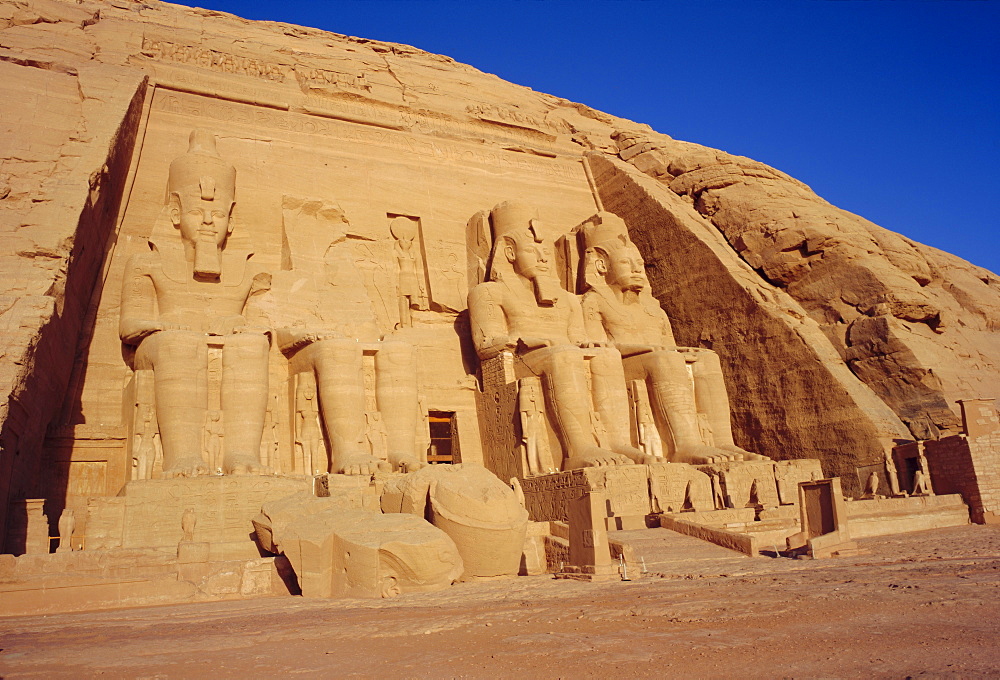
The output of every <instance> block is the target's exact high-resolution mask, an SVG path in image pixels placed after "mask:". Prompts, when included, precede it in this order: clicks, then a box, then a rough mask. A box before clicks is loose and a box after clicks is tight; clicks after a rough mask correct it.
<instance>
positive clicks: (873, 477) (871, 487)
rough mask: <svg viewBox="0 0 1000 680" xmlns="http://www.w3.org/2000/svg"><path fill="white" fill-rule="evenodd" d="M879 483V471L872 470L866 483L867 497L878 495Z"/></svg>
mask: <svg viewBox="0 0 1000 680" xmlns="http://www.w3.org/2000/svg"><path fill="white" fill-rule="evenodd" d="M879 483H880V480H879V478H878V473H877V472H875V471H874V470H872V473H871V474H870V475H868V483H867V484H865V498H877V497H878V487H879Z"/></svg>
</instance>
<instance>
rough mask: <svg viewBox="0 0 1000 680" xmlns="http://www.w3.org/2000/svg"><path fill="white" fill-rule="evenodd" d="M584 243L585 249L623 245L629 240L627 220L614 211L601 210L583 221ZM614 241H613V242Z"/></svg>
mask: <svg viewBox="0 0 1000 680" xmlns="http://www.w3.org/2000/svg"><path fill="white" fill-rule="evenodd" d="M581 232H582V234H583V243H582V244H581V246H582V247H583V249H584V250H588V249H590V248H596V247H603V248H604V249H605V250H607V249H609V248H615V247H621V246H623V245H625V244H626V243H628V242H629V237H628V227H627V226H625V220H623V219H622V218H620V217H618V215H615V214H614V213H610V212H599V213H597V214H596V215H594V216H592V217H590V218H589V219H588V220H587V221H586V222H584V223H583V229H582V230H581ZM612 241H613V243H612Z"/></svg>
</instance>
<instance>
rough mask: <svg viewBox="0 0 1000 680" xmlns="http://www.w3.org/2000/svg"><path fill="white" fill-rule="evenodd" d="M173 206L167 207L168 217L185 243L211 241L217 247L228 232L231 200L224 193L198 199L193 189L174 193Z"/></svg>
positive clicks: (198, 196)
mask: <svg viewBox="0 0 1000 680" xmlns="http://www.w3.org/2000/svg"><path fill="white" fill-rule="evenodd" d="M176 196H177V200H176V205H172V206H171V219H172V220H173V222H174V226H176V227H177V228H178V229H180V232H181V238H182V239H184V240H185V241H187V242H188V243H207V242H212V243H214V244H215V246H216V247H217V248H221V247H222V244H223V243H225V241H226V237H227V236H229V232H230V231H231V229H230V226H229V220H230V216H231V215H232V210H233V205H234V203H233V201H231V200H226V198H225V197H224V196H218V195H217V197H216V198H215V199H211V198H210V199H205V198H202V196H201V195H200V193H199V192H198V191H197V189H195V190H182V191H179V192H177V193H176Z"/></svg>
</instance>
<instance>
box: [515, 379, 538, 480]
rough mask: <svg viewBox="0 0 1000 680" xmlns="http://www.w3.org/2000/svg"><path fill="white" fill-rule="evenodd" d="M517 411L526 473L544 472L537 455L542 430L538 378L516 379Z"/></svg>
mask: <svg viewBox="0 0 1000 680" xmlns="http://www.w3.org/2000/svg"><path fill="white" fill-rule="evenodd" d="M518 383H519V384H518V390H517V411H518V414H519V415H520V419H521V447H522V449H523V450H524V456H525V462H526V463H527V468H528V474H529V475H531V476H535V475H542V474H545V471H544V470H542V463H541V459H540V457H539V455H538V449H539V446H538V443H539V438H540V437H541V432H542V423H541V420H542V389H541V387H542V386H541V384H540V382H539V380H538V378H521V379H520V380H519V381H518Z"/></svg>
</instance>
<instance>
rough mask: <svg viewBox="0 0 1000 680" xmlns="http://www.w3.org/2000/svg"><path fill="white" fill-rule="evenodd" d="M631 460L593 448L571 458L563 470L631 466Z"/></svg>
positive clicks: (618, 454) (612, 452)
mask: <svg viewBox="0 0 1000 680" xmlns="http://www.w3.org/2000/svg"><path fill="white" fill-rule="evenodd" d="M631 464H632V460H631V459H630V458H629V457H628V456H623V455H622V454H620V453H615V452H614V451H608V450H607V449H600V448H598V447H596V446H593V447H591V448H589V449H587V450H586V451H584V452H583V453H580V454H577V455H575V456H572V457H571V458H570V459H569V460H567V461H566V465H564V466H563V469H564V470H575V469H577V468H585V467H607V466H610V465H631Z"/></svg>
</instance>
